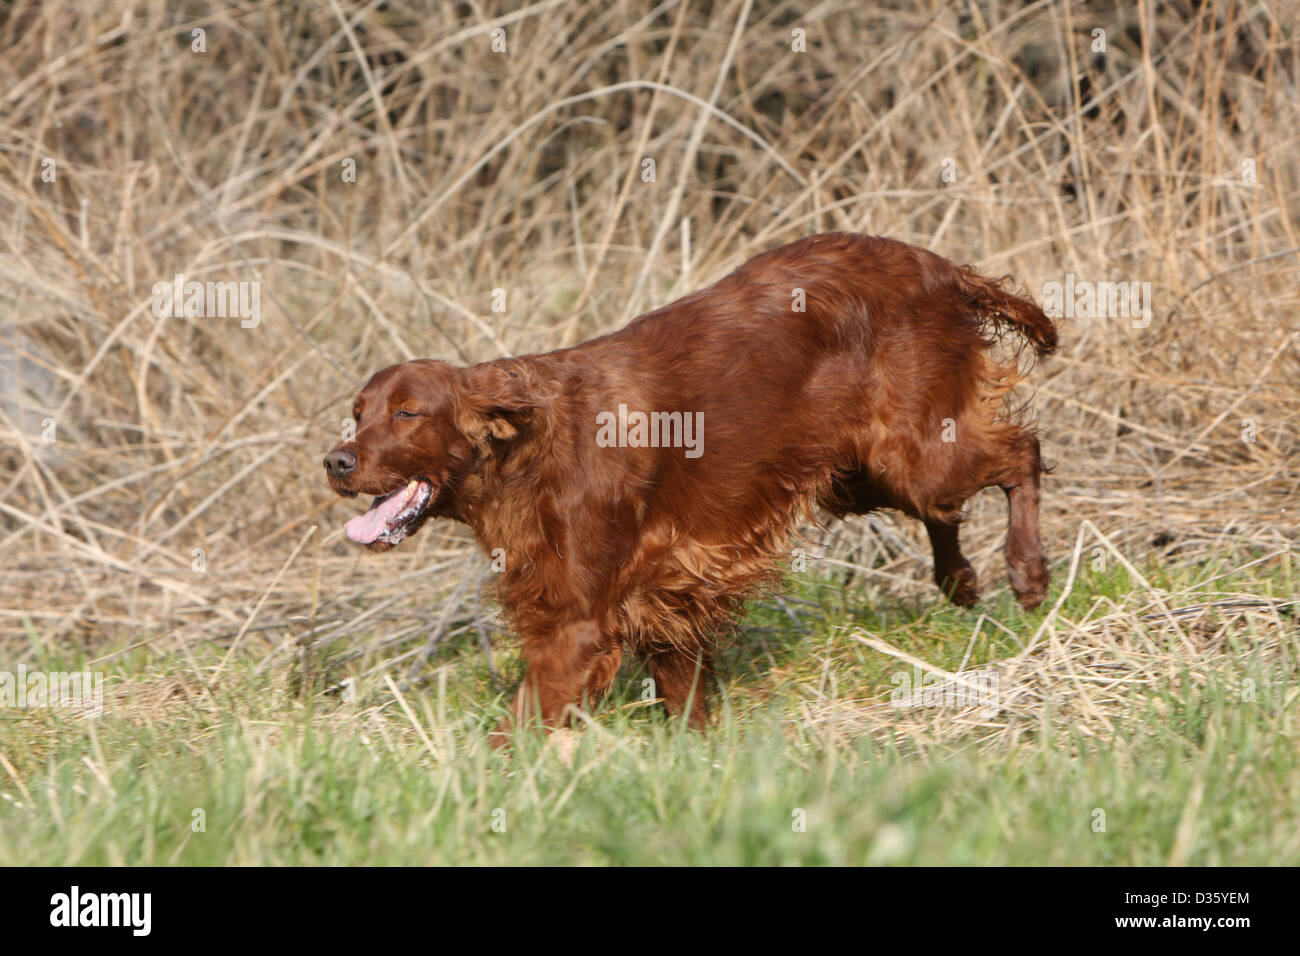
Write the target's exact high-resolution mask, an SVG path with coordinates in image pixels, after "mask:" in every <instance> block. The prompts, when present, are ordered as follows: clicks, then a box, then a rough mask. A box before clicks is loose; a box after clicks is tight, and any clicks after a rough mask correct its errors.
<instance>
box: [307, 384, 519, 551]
mask: <svg viewBox="0 0 1300 956" xmlns="http://www.w3.org/2000/svg"><path fill="white" fill-rule="evenodd" d="M534 378H535V376H534V370H533V368H532V366H531V365H529V363H527V362H524V361H522V360H518V359H501V360H498V361H495V362H485V363H483V364H481V365H475V366H472V367H470V368H464V369H462V368H455V367H453V366H451V365H448V364H446V363H445V362H437V361H433V360H429V359H419V360H417V361H413V362H403V363H402V364H400V365H392V366H390V367H388V368H386V369H384V370H382V371H380V372H377V373H375V375H374V377H373V378H371V379H370V381H369V382H367V383H366V386H365V388H363V389H362V390H361V394H360V395H358V396H357V400H356V402H355V403H354V404H353V407H352V418H353V420H354V421H355V423H356V434H355V437H354V438H353V439H352V440H351V441H346V442H343V443H342V444H340V445H338V446H336V447H335V448H334V449H332V450H331V451H330V453H329V454H327V455H326V456H325V472H326V474H327V475H328V476H329V483H330V487H331V488H333V489H334V490H335V491H336V492H338V493H339V494H340V495H344V496H345V497H349V498H351V497H355V496H357V495H359V494H364V495H374V496H375V500H374V503H373V504H372V505H371V506H370V510H369V511H367V512H366V513H365V514H363V515H358V516H357V517H355V518H353V519H352V520H351V521H349V522H347V524H346V525H345V526H344V530H345V531H346V532H347V536H348V538H349V539H351V540H352V541H355V542H357V543H358V544H363V545H365V546H366V547H368V548H369V549H370V550H372V551H387V550H388V549H389V548H391V547H393V546H395V545H397V544H399V543H400V542H401V541H402V540H404V539H405V538H407V537H409V536H410V535H412V534H414V533H415V532H416V531H418V530H419V529H420V527H421V525H423V524H424V522H425V521H427V520H428V519H429V518H430V517H436V516H438V515H448V514H450V515H456V514H458V513H459V509H460V506H461V505H462V504H463V503H464V502H461V501H458V498H460V497H461V496H462V495H464V494H465V493H466V489H467V487H469V486H470V485H472V484H473V482H471V481H469V479H470V478H471V477H472V476H473V474H474V473H475V472H476V470H477V469H479V468H481V466H482V464H483V462H484V461H485V460H487V459H488V458H490V457H491V456H492V455H494V454H495V453H497V452H498V451H499V450H500V449H501V448H502V447H503V446H505V445H508V444H509V443H511V442H513V441H515V440H517V439H518V438H519V437H520V435H521V432H522V431H523V430H525V429H527V428H528V427H529V424H530V422H531V420H532V413H533V411H534V410H535V408H536V407H537V405H536V399H535V391H536V390H535V388H534Z"/></svg>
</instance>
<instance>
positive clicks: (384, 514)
mask: <svg viewBox="0 0 1300 956" xmlns="http://www.w3.org/2000/svg"><path fill="white" fill-rule="evenodd" d="M432 500H433V484H432V483H431V482H429V481H428V480H427V479H425V478H412V479H411V480H410V481H408V482H407V483H406V484H405V485H404V486H403V487H401V488H398V489H397V490H396V491H391V492H389V493H388V494H386V495H382V496H381V497H379V498H376V499H375V503H374V504H372V505H371V506H370V510H369V511H367V512H366V513H365V514H363V515H357V516H356V517H355V518H353V519H352V520H351V521H348V522H347V523H346V524H344V525H343V530H344V532H346V533H347V536H348V539H349V540H351V541H355V542H356V543H357V544H366V545H371V544H386V545H388V546H389V547H392V546H393V545H395V544H398V543H400V542H401V541H402V540H404V539H405V538H406V536H407V535H408V534H410V533H411V531H412V530H414V526H415V525H416V522H417V521H418V520H419V519H420V518H422V517H423V516H424V512H425V509H427V508H428V507H429V502H431V501H432Z"/></svg>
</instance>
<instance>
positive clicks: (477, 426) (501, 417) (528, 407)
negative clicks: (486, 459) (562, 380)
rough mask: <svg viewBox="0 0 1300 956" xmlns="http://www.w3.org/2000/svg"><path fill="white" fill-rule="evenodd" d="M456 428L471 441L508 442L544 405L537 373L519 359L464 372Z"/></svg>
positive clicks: (490, 363) (491, 363) (486, 363)
mask: <svg viewBox="0 0 1300 956" xmlns="http://www.w3.org/2000/svg"><path fill="white" fill-rule="evenodd" d="M457 404H458V406H459V408H458V410H457V416H456V425H457V427H458V428H459V429H460V430H461V432H462V434H464V435H465V437H466V438H468V439H469V440H470V441H472V442H475V443H483V442H488V441H509V440H510V439H512V438H514V437H516V436H517V435H518V434H519V432H520V430H521V429H523V428H525V427H526V426H527V425H528V424H529V422H531V421H532V419H533V415H534V413H535V412H536V411H537V409H538V408H540V407H541V405H542V398H541V395H540V389H539V387H538V381H537V370H536V369H535V368H534V367H533V366H532V365H531V364H530V363H528V362H525V361H522V360H520V359H497V360H496V361H494V362H482V363H480V364H478V365H471V366H470V367H469V368H467V369H464V370H463V371H462V372H461V388H460V395H459V401H458V403H457Z"/></svg>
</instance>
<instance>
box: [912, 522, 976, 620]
mask: <svg viewBox="0 0 1300 956" xmlns="http://www.w3.org/2000/svg"><path fill="white" fill-rule="evenodd" d="M925 530H926V531H927V532H928V533H929V535H930V547H931V549H933V551H934V583H935V584H937V585H939V590H940V591H942V592H943V593H944V594H945V595H946V596H947V598H948V600H950V601H952V603H953V604H956V605H957V606H958V607H974V606H975V603H976V602H977V601H978V600H979V596H980V592H979V583H978V582H977V581H976V579H975V569H974V568H972V567H971V565H970V562H969V561H967V560H966V556H965V555H964V554H962V553H961V547H960V546H959V545H958V543H957V523H956V522H955V521H946V520H942V519H938V518H926V519H925Z"/></svg>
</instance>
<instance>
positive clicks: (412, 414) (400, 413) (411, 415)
mask: <svg viewBox="0 0 1300 956" xmlns="http://www.w3.org/2000/svg"><path fill="white" fill-rule="evenodd" d="M393 417H394V418H419V417H420V413H419V412H408V411H407V410H406V409H404V408H399V409H398V410H397V411H395V412H393Z"/></svg>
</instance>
